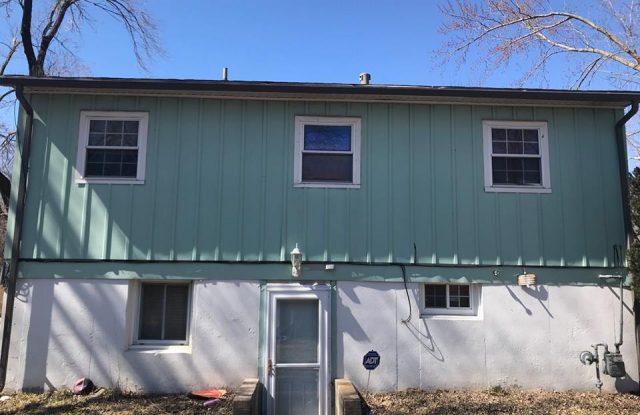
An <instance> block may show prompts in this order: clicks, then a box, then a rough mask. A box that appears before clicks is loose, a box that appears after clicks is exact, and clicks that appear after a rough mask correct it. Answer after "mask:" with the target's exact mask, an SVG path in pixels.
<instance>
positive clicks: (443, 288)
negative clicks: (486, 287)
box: [423, 284, 480, 316]
mask: <svg viewBox="0 0 640 415" xmlns="http://www.w3.org/2000/svg"><path fill="white" fill-rule="evenodd" d="M423 299H424V308H423V314H426V315H459V316H476V315H478V308H479V304H480V286H479V285H477V284H424V286H423Z"/></svg>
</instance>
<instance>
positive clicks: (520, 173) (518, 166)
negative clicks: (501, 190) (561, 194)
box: [491, 128, 542, 186]
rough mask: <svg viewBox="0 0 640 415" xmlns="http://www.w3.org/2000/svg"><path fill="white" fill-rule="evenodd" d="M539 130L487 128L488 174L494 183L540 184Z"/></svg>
mask: <svg viewBox="0 0 640 415" xmlns="http://www.w3.org/2000/svg"><path fill="white" fill-rule="evenodd" d="M539 141H540V139H539V131H538V130H536V129H529V128H491V153H492V156H491V174H492V178H493V184H494V185H515V186H540V185H542V157H541V154H540V142H539Z"/></svg>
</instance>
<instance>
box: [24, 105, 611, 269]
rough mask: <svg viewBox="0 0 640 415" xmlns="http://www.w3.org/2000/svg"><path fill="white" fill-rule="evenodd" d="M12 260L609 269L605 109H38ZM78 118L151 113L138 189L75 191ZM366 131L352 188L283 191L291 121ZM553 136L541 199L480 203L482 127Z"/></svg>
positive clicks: (483, 197) (511, 197)
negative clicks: (292, 254)
mask: <svg viewBox="0 0 640 415" xmlns="http://www.w3.org/2000/svg"><path fill="white" fill-rule="evenodd" d="M33 104H34V108H35V109H36V112H37V115H38V118H37V122H36V124H35V146H34V151H33V158H32V163H31V166H32V167H31V174H30V181H29V197H28V199H27V207H26V222H25V238H24V242H23V247H22V249H23V256H25V257H33V258H49V259H55V258H65V259H84V258H87V259H102V258H107V259H135V260H141V259H142V260H144V259H153V260H196V261H197V260H229V261H238V260H240V261H242V260H247V261H259V260H268V261H273V260H286V259H287V258H288V252H289V251H290V250H291V248H292V247H293V246H294V245H295V243H298V244H300V247H301V249H302V251H303V252H304V254H305V257H306V259H307V260H314V261H332V262H339V261H374V262H403V263H409V262H416V263H422V264H465V265H473V264H483V265H484V264H487V265H488V264H505V265H552V266H564V265H566V266H609V265H612V253H613V245H614V244H621V243H622V241H623V231H622V215H621V208H620V200H619V199H620V198H619V191H620V190H619V185H618V179H617V177H616V175H617V173H616V172H617V170H616V163H617V160H616V153H615V142H614V136H613V126H614V123H615V120H616V116H617V115H616V112H615V111H614V110H605V109H584V108H577V109H571V108H541V107H538V108H527V107H508V106H469V105H416V104H366V103H325V102H282V101H242V100H214V99H195V98H154V97H110V96H96V97H90V96H84V95H77V96H73V95H50V96H48V95H38V96H35V97H33ZM81 110H136V111H148V112H149V115H150V116H149V138H148V145H147V155H146V157H147V165H146V179H145V184H144V185H116V184H113V185H82V184H76V183H75V181H74V177H75V170H74V166H75V160H76V152H77V135H78V122H79V113H80V111H81ZM305 114H306V115H328V116H357V117H362V120H363V122H362V150H361V155H362V157H361V160H362V161H361V182H362V185H361V187H360V189H318V188H294V187H293V186H292V181H293V121H294V117H295V116H296V115H305ZM485 119H502V120H545V121H548V122H549V152H550V169H551V187H552V193H551V194H524V193H523V194H515V193H489V192H485V191H484V177H483V171H484V160H483V156H482V120H485Z"/></svg>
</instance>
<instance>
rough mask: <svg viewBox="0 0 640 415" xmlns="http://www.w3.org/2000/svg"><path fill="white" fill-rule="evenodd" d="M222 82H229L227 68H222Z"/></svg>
mask: <svg viewBox="0 0 640 415" xmlns="http://www.w3.org/2000/svg"><path fill="white" fill-rule="evenodd" d="M222 80H223V81H228V80H229V68H227V67H226V66H225V67H224V68H222Z"/></svg>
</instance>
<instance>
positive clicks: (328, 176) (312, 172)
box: [302, 153, 353, 182]
mask: <svg viewBox="0 0 640 415" xmlns="http://www.w3.org/2000/svg"><path fill="white" fill-rule="evenodd" d="M352 160H353V156H352V155H351V154H318V153H304V154H303V155H302V180H303V181H305V182H314V181H320V182H351V179H352V177H353V162H352Z"/></svg>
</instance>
